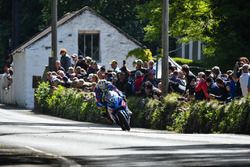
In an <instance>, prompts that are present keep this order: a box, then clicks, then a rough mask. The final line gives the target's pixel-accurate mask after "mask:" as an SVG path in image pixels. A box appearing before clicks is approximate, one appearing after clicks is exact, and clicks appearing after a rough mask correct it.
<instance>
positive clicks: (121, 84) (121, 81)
mask: <svg viewBox="0 0 250 167" xmlns="http://www.w3.org/2000/svg"><path fill="white" fill-rule="evenodd" d="M115 86H116V87H117V88H118V89H119V90H120V91H122V92H123V93H124V94H125V95H126V96H127V95H130V94H131V87H130V85H129V84H128V79H127V77H126V74H125V73H124V72H120V73H118V80H117V81H116V82H115Z"/></svg>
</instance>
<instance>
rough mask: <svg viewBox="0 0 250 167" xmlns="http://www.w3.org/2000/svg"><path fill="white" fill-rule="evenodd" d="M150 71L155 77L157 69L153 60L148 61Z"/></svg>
mask: <svg viewBox="0 0 250 167" xmlns="http://www.w3.org/2000/svg"><path fill="white" fill-rule="evenodd" d="M148 72H151V73H153V74H154V77H155V74H156V71H155V69H154V61H153V60H149V61H148Z"/></svg>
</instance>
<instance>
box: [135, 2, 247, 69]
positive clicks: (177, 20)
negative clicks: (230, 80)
mask: <svg viewBox="0 0 250 167" xmlns="http://www.w3.org/2000/svg"><path fill="white" fill-rule="evenodd" d="M161 8H162V4H161V1H158V0H152V1H149V2H148V3H146V4H143V5H140V6H139V7H138V12H139V14H138V16H139V18H140V19H141V20H146V21H147V25H146V26H145V28H144V30H145V33H146V35H145V38H144V40H146V41H150V42H156V41H160V32H161V21H160V20H161V19H159V18H161ZM145 9H147V10H145ZM249 20H250V2H249V1H245V0H239V1H234V0H173V1H171V4H170V34H171V36H172V37H175V38H177V39H178V41H179V42H188V41H190V40H200V41H202V42H203V43H204V44H205V47H204V48H203V53H204V54H205V55H206V56H207V61H206V62H208V63H210V65H214V62H216V63H219V64H217V65H219V66H221V67H223V69H228V68H232V66H233V64H234V61H235V60H236V59H237V58H238V57H240V56H246V57H248V56H249V54H250V47H249V45H250V41H249V40H250V39H249V36H250V34H249V33H250V32H249V26H250V25H249V24H250V23H249ZM159 46H160V44H159ZM225 62H226V63H225Z"/></svg>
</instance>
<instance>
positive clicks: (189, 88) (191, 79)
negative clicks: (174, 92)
mask: <svg viewBox="0 0 250 167" xmlns="http://www.w3.org/2000/svg"><path fill="white" fill-rule="evenodd" d="M181 70H182V72H183V74H184V75H185V79H186V93H187V94H188V97H189V98H194V94H195V85H196V80H197V79H196V77H195V76H194V74H192V73H191V72H190V70H189V66H188V65H186V64H184V65H182V69H181Z"/></svg>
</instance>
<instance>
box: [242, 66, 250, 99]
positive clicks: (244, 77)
mask: <svg viewBox="0 0 250 167" xmlns="http://www.w3.org/2000/svg"><path fill="white" fill-rule="evenodd" d="M249 76H250V74H249V65H248V64H244V65H243V66H242V74H241V76H240V87H241V91H242V95H243V96H247V94H248V80H249Z"/></svg>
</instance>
